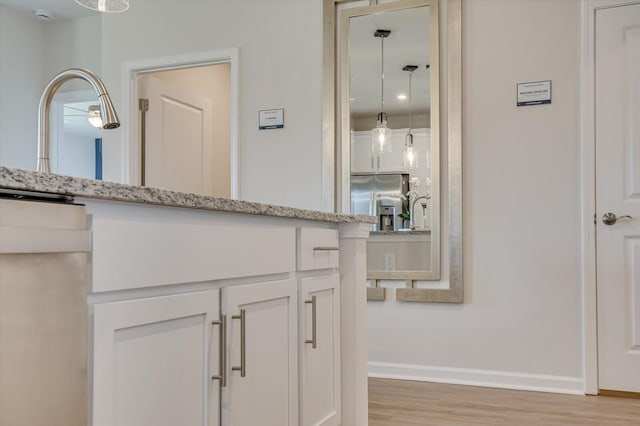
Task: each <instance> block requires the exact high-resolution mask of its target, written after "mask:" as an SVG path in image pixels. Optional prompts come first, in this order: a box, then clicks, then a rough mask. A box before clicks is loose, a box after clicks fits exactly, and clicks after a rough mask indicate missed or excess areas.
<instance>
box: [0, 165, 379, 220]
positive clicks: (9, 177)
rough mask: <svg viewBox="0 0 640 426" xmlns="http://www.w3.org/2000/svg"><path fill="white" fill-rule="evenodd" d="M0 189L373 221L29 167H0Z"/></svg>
mask: <svg viewBox="0 0 640 426" xmlns="http://www.w3.org/2000/svg"><path fill="white" fill-rule="evenodd" d="M0 188H7V189H12V190H22V191H33V192H41V193H47V194H61V195H66V196H70V197H84V198H93V199H99V200H111V201H124V202H131V203H141V204H153V205H159V206H167V207H185V208H192V209H203V210H211V211H221V212H228V213H240V214H251V215H260V216H273V217H284V218H292V219H307V220H317V221H324V222H335V223H340V222H363V223H375V221H376V220H375V218H374V217H373V216H366V215H351V214H335V213H327V212H321V211H315V210H304V209H297V208H293V207H283V206H276V205H272V204H262V203H255V202H250V201H241V200H232V199H228V198H221V197H211V196H205V195H197V194H191V193H186V192H177V191H169V190H166V189H157V188H149V187H143V186H134V185H125V184H121V183H115V182H105V181H98V180H93V179H84V178H78V177H72V176H62V175H56V174H53V173H38V172H34V171H30V170H22V169H14V168H8V167H3V166H0Z"/></svg>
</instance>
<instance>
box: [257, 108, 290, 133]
mask: <svg viewBox="0 0 640 426" xmlns="http://www.w3.org/2000/svg"><path fill="white" fill-rule="evenodd" d="M283 127H284V108H279V109H263V110H260V111H258V129H259V130H266V129H282V128H283Z"/></svg>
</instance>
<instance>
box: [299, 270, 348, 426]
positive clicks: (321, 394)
mask: <svg viewBox="0 0 640 426" xmlns="http://www.w3.org/2000/svg"><path fill="white" fill-rule="evenodd" d="M339 292H340V278H339V276H338V274H331V275H325V276H319V277H308V278H303V279H302V280H301V291H300V330H301V331H300V405H301V407H300V410H301V416H300V418H301V419H302V420H301V424H302V425H303V426H311V425H339V424H340V421H341V420H340V305H339V303H340V299H339ZM314 305H315V306H314ZM314 328H315V330H314Z"/></svg>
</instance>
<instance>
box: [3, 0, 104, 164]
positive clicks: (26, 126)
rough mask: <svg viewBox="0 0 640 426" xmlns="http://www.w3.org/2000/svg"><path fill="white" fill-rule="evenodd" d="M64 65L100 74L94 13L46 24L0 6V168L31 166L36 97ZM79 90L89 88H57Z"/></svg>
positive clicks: (84, 85) (35, 133) (97, 19)
mask: <svg viewBox="0 0 640 426" xmlns="http://www.w3.org/2000/svg"><path fill="white" fill-rule="evenodd" d="M69 67H83V68H88V69H90V70H92V71H96V72H99V71H100V17H99V16H98V15H96V16H90V17H85V18H79V19H74V20H60V21H56V20H53V21H49V22H47V21H40V20H38V19H36V18H35V17H34V16H33V15H32V14H31V13H30V12H29V11H17V10H16V9H13V8H11V7H7V6H4V5H2V6H0V94H1V96H0V164H2V165H3V166H9V167H19V168H24V169H35V168H36V157H37V145H38V144H37V140H38V127H37V126H38V103H39V101H40V96H41V95H42V91H43V90H44V88H45V86H46V85H47V83H48V82H49V80H50V79H51V78H52V77H53V76H55V75H56V74H57V73H58V72H60V71H62V70H64V69H66V68H69ZM83 89H90V86H89V84H88V83H84V82H83V83H81V84H78V83H75V82H69V83H67V84H65V86H63V88H62V90H63V91H69V90H83ZM96 100H97V96H96Z"/></svg>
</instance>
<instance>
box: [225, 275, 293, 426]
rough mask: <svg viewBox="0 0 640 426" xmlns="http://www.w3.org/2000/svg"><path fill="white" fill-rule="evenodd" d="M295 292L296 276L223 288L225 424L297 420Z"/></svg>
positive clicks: (272, 425)
mask: <svg viewBox="0 0 640 426" xmlns="http://www.w3.org/2000/svg"><path fill="white" fill-rule="evenodd" d="M296 296H297V288H296V281H295V280H293V279H289V280H283V281H274V282H267V283H259V284H249V285H242V286H237V287H228V288H225V289H223V304H222V309H223V312H224V313H225V314H226V316H227V330H228V331H227V348H228V349H227V351H226V353H227V354H228V361H227V374H228V380H227V386H226V387H223V388H222V389H223V390H222V424H223V425H233V426H245V425H246V426H250V425H251V426H253V425H260V426H294V425H297V424H298V421H297V417H298V387H297V380H298V375H297V369H298V362H297V354H298V351H297V349H298V346H297V345H298V339H297V318H298V317H297V304H296V300H297V298H296ZM243 330H244V332H243Z"/></svg>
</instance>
